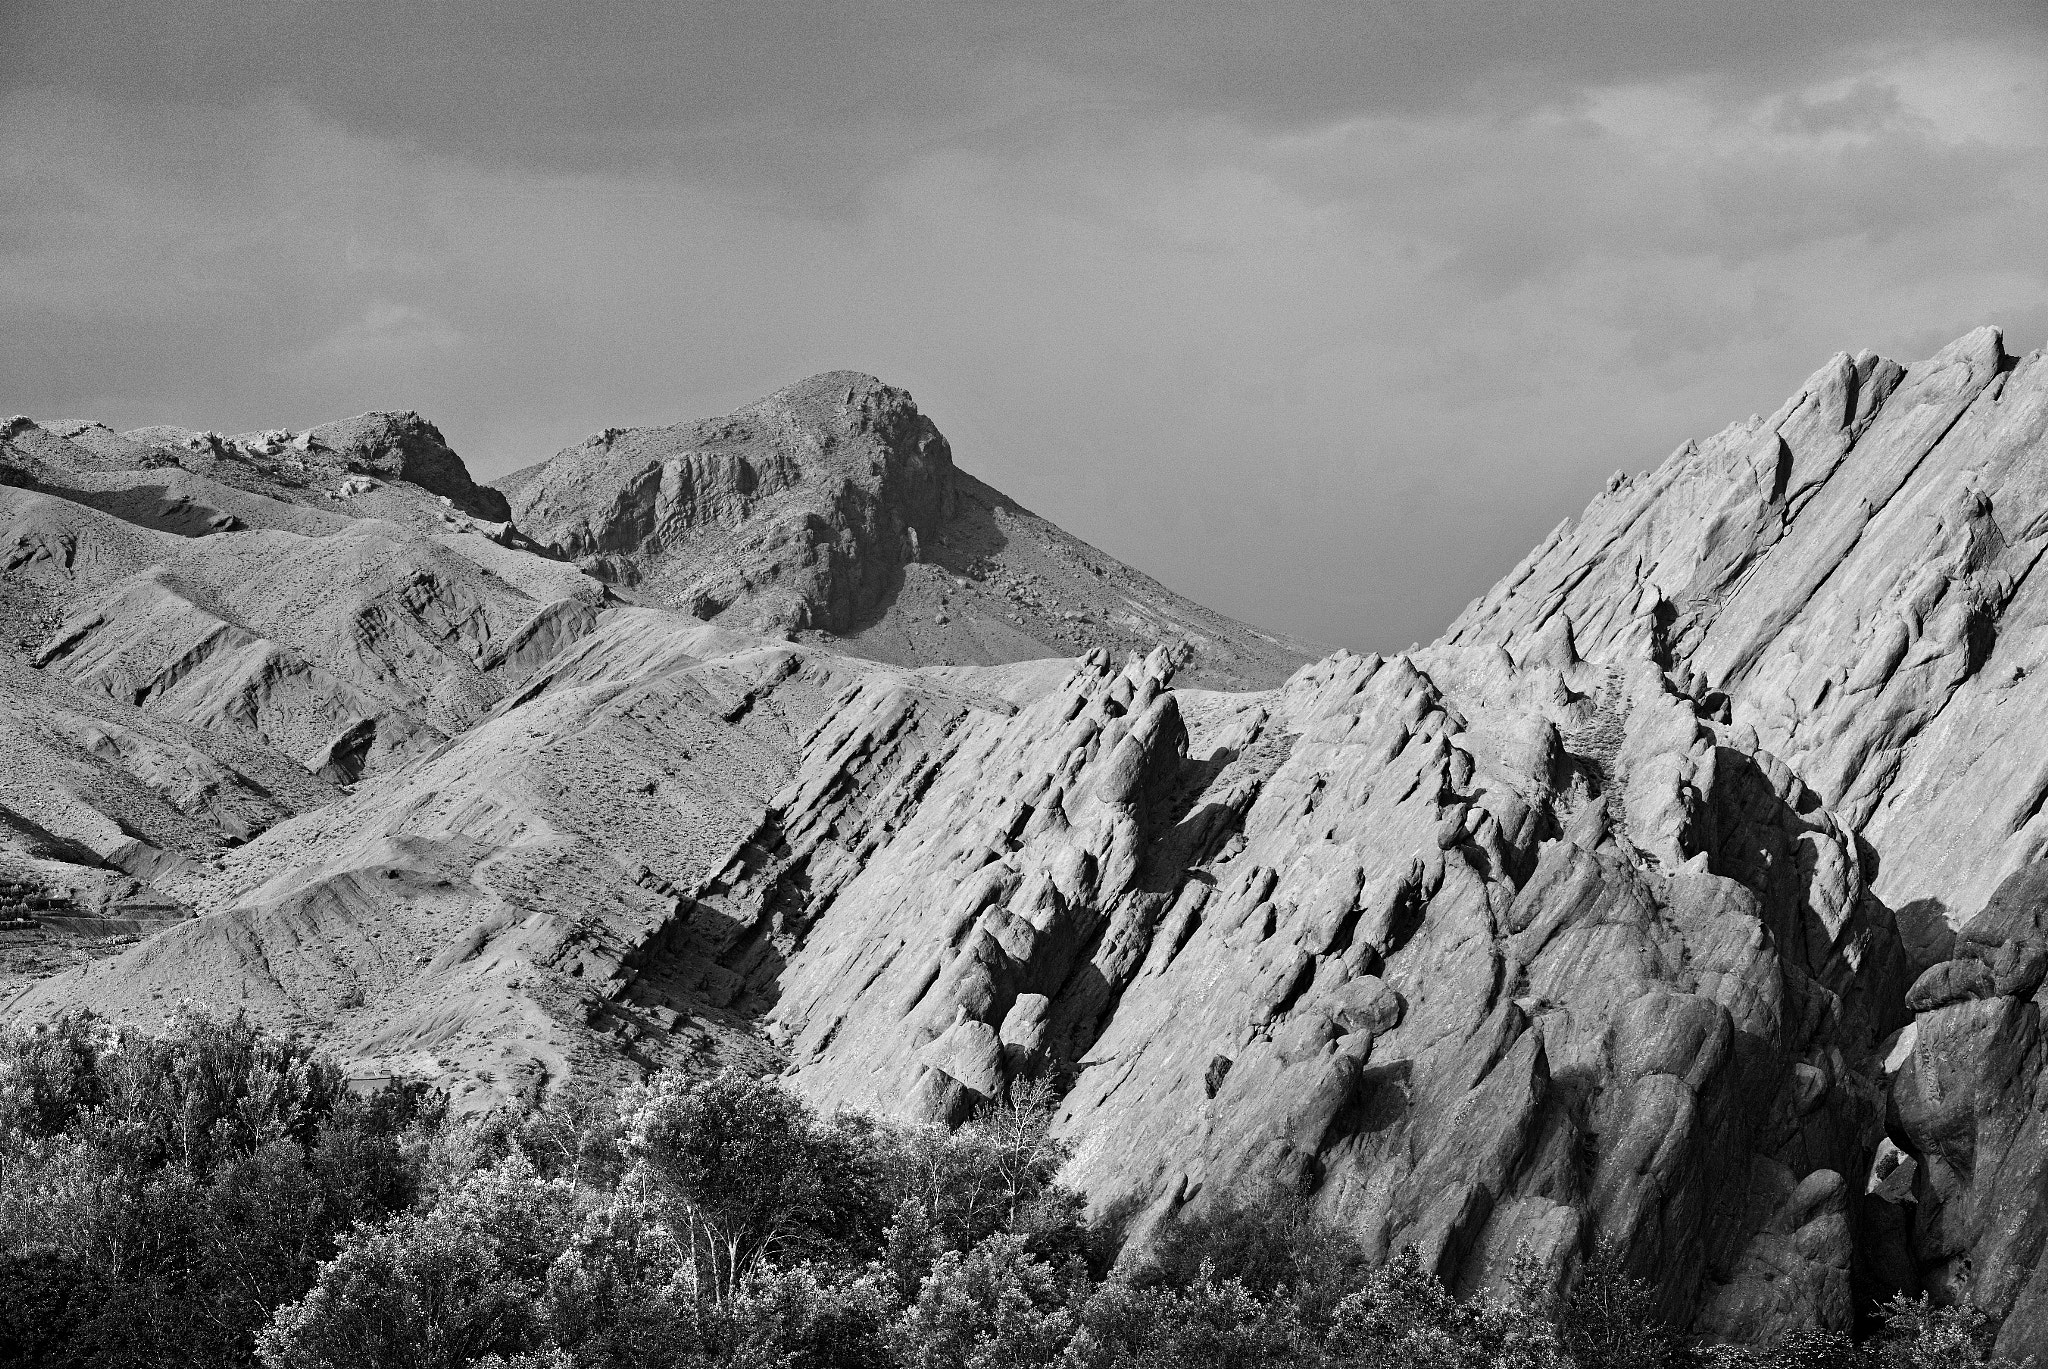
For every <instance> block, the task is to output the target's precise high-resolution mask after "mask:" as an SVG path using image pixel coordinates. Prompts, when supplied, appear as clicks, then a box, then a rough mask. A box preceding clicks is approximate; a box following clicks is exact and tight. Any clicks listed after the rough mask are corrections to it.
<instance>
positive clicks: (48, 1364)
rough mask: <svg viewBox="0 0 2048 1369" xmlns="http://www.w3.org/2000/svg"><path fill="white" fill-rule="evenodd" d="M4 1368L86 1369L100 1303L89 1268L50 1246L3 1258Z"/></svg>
mask: <svg viewBox="0 0 2048 1369" xmlns="http://www.w3.org/2000/svg"><path fill="white" fill-rule="evenodd" d="M0 1290H4V1294H0V1364H6V1365H11V1366H15V1369H87V1366H89V1365H92V1364H94V1363H95V1362H96V1361H97V1360H98V1358H99V1356H98V1353H97V1347H96V1346H95V1344H94V1343H93V1342H94V1338H93V1336H92V1334H91V1332H92V1322H93V1318H94V1315H95V1313H96V1312H97V1311H98V1308H99V1303H100V1300H101V1292H100V1288H99V1280H98V1279H96V1278H95V1277H94V1276H93V1272H92V1270H91V1268H90V1267H88V1266H86V1265H84V1264H82V1263H80V1262H79V1261H77V1260H75V1259H73V1258H71V1257H70V1256H68V1255H66V1254H65V1253H64V1252H63V1251H61V1250H56V1249H53V1248H51V1247H48V1246H44V1247H40V1248H36V1249H32V1250H25V1251H20V1252H14V1253H9V1254H5V1255H0Z"/></svg>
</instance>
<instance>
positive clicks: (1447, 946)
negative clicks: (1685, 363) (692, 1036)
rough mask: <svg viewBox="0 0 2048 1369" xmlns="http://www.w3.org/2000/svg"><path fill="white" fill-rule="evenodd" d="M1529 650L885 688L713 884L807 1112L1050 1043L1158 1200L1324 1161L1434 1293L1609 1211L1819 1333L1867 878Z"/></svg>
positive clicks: (1841, 1175) (1816, 829) (1624, 1225)
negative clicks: (1011, 695)
mask: <svg viewBox="0 0 2048 1369" xmlns="http://www.w3.org/2000/svg"><path fill="white" fill-rule="evenodd" d="M1551 647H1552V650H1550V651H1549V652H1548V653H1545V654H1532V655H1531V656H1530V657H1529V658H1527V659H1525V660H1523V661H1520V662H1517V661H1515V660H1513V659H1512V658H1511V657H1509V656H1507V655H1506V654H1505V653H1502V652H1499V651H1498V650H1495V649H1490V648H1489V649H1463V648H1455V647H1443V648H1438V649H1435V650H1433V651H1432V652H1429V653H1424V654H1423V655H1422V656H1420V657H1417V658H1395V659H1394V660H1391V661H1383V660H1381V659H1379V658H1376V657H1367V658H1363V659H1360V658H1356V657H1345V656H1339V657H1335V658H1332V659H1331V660H1329V661H1326V662H1324V663H1322V664H1320V665H1319V666H1317V667H1314V668H1312V669H1310V670H1308V671H1305V672H1303V673H1302V674H1301V675H1300V676H1298V677H1297V678H1296V679H1295V680H1294V681H1293V682H1291V683H1290V684H1289V686H1288V687H1287V688H1286V689H1285V690H1283V691H1281V692H1279V693H1278V694H1275V695H1271V696H1267V697H1265V698H1264V699H1261V700H1258V701H1256V702H1253V703H1249V705H1247V704H1246V703H1245V702H1243V701H1238V702H1235V703H1233V704H1232V705H1231V706H1228V707H1221V706H1219V705H1218V704H1217V702H1216V701H1214V700H1212V699H1210V698H1207V697H1204V696H1202V695H1200V694H1193V695H1186V696H1183V695H1181V694H1179V693H1177V692H1175V691H1172V690H1171V689H1170V688H1168V683H1169V682H1168V679H1167V663H1166V661H1165V659H1164V657H1163V655H1161V656H1155V657H1154V658H1153V659H1151V660H1150V661H1147V662H1143V663H1140V662H1136V661H1133V662H1132V663H1131V664H1130V665H1129V666H1127V667H1125V668H1123V669H1121V670H1119V669H1115V668H1113V667H1112V666H1111V665H1110V664H1109V663H1108V662H1107V661H1106V660H1104V659H1103V658H1100V657H1097V658H1094V659H1092V660H1090V661H1087V662H1084V663H1083V666H1082V668H1081V670H1080V671H1079V672H1078V673H1077V674H1076V675H1075V676H1074V677H1073V679H1072V680H1070V681H1069V682H1068V684H1067V685H1066V686H1064V687H1063V688H1062V689H1060V690H1058V691H1056V692H1054V693H1052V694H1049V695H1047V696H1046V697H1044V698H1042V699H1040V700H1039V701H1037V702H1035V703H1033V704H1031V705H1030V706H1029V707H1028V708H1026V709H1024V710H1023V711H1022V712H1020V713H1019V714H1017V715H1016V716H1015V717H1013V718H1000V717H993V716H987V715H983V716H977V717H962V716H955V715H954V714H952V713H951V712H950V711H948V710H946V709H944V708H940V709H939V710H937V711H936V712H934V711H933V709H932V707H931V706H930V705H928V704H926V703H924V702H923V701H921V700H919V699H917V698H916V697H914V696H910V695H906V694H904V693H903V692H901V691H900V690H898V689H894V688H892V687H890V686H887V685H885V684H884V683H882V682H880V681H876V682H873V683H870V684H867V685H865V686H863V687H862V689H861V690H860V691H858V692H857V693H856V694H855V695H854V696H853V697H851V698H849V699H848V700H847V701H846V702H845V703H844V704H842V706H841V707H840V709H839V710H838V712H837V714H836V716H835V718H834V720H833V721H832V722H831V723H830V724H829V725H828V726H827V728H826V729H825V730H824V731H823V732H821V733H820V735H819V736H818V738H817V739H816V740H815V741H814V742H813V743H812V745H811V746H810V747H809V748H808V750H807V756H808V760H807V764H806V766H805V769H804V770H803V771H802V772H801V773H800V774H799V775H798V777H797V780H796V781H795V783H794V784H792V785H791V786H790V787H789V788H787V789H785V790H784V791H783V793H782V794H781V795H780V796H778V798H777V800H776V801H775V804H774V805H773V806H772V808H771V815H770V818H769V820H768V822H767V824H766V825H764V827H763V829H762V830H761V831H760V832H758V833H756V835H755V837H754V839H753V841H752V842H751V843H750V846H749V847H748V848H745V849H744V850H743V852H742V854H741V856H740V857H738V858H737V859H736V860H735V862H734V863H733V865H732V866H731V867H730V868H729V869H728V870H727V871H726V872H725V873H724V874H723V875H722V876H721V877H720V879H719V880H717V881H714V882H713V884H712V885H710V886H708V887H707V889H706V890H705V891H703V894H702V896H701V897H702V900H703V902H704V904H705V905H706V907H705V908H704V909H702V910H700V911H699V912H698V913H697V916H699V917H708V916H711V915H712V914H714V913H715V914H716V915H717V916H718V917H719V918H721V919H722V920H724V921H726V922H728V923H730V924H733V925H741V926H749V927H751V928H752V929H753V934H754V936H755V938H756V939H755V940H754V941H753V942H751V943H748V942H745V941H742V942H741V943H740V946H739V949H738V950H736V951H735V952H734V953H731V954H729V955H728V957H727V963H728V964H730V965H731V966H733V968H735V969H736V970H737V971H739V972H741V973H743V974H749V975H751V978H750V980H749V983H750V986H751V987H753V988H754V989H755V991H756V992H758V993H761V994H762V995H764V996H770V995H772V996H773V1006H772V1008H771V1009H770V1010H769V1016H770V1019H771V1022H772V1023H773V1024H775V1026H776V1028H777V1029H779V1031H780V1033H781V1034H782V1036H783V1037H784V1039H786V1041H787V1044H788V1048H789V1050H790V1053H791V1069H792V1078H793V1079H794V1080H795V1081H796V1083H797V1084H798V1086H799V1087H802V1088H804V1089H806V1090H807V1091H809V1092H810V1093H812V1094H813V1095H814V1096H815V1097H816V1098H817V1099H818V1100H819V1101H820V1102H821V1103H826V1104H847V1105H853V1106H860V1107H868V1108H878V1109H883V1110H889V1111H897V1112H902V1113H907V1114H908V1115H911V1116H914V1117H923V1118H934V1119H940V1120H956V1119H957V1118H959V1117H960V1116H962V1115H964V1114H965V1113H966V1112H967V1111H968V1110H969V1109H971V1108H972V1107H973V1106H975V1105H976V1104H977V1103H978V1102H981V1101H985V1100H986V1099H988V1098H989V1097H993V1096H998V1095H1000V1093H1001V1092H1002V1090H1003V1088H1004V1087H1005V1086H1006V1083H1007V1081H1008V1080H1009V1079H1011V1078H1012V1077H1014V1076H1015V1075H1016V1073H1017V1072H1018V1071H1019V1070H1037V1069H1050V1070H1052V1071H1053V1072H1054V1073H1055V1075H1056V1076H1057V1077H1060V1078H1062V1079H1065V1080H1067V1081H1070V1085H1071V1086H1070V1088H1069V1090H1068V1091H1067V1093H1066V1094H1065V1098H1064V1101H1063V1103H1062V1107H1061V1112H1060V1126H1061V1128H1062V1130H1063V1131H1064V1132H1066V1134H1068V1135H1069V1136H1070V1138H1071V1139H1073V1141H1074V1142H1075V1143H1076V1146H1077V1152H1076V1156H1075V1159H1074V1161H1073V1165H1072V1169H1071V1172H1070V1177H1071V1178H1072V1179H1073V1180H1074V1181H1075V1182H1077V1183H1079V1184H1080V1185H1082V1186H1083V1187H1084V1188H1085V1189H1086V1190H1087V1192H1088V1193H1089V1194H1090V1195H1091V1198H1092V1199H1093V1201H1094V1202H1095V1204H1096V1206H1097V1208H1098V1210H1100V1211H1103V1212H1116V1211H1122V1212H1125V1213H1128V1214H1135V1215H1136V1217H1137V1220H1138V1221H1139V1224H1140V1229H1143V1228H1144V1227H1145V1226H1147V1225H1149V1224H1152V1223H1156V1222H1160V1221H1167V1220H1172V1219H1174V1218H1175V1217H1176V1216H1177V1215H1178V1214H1179V1213H1181V1212H1183V1211H1185V1210H1188V1209H1190V1208H1196V1209H1198V1208H1200V1207H1201V1206H1202V1205H1204V1204H1205V1203H1213V1202H1215V1201H1218V1200H1222V1199H1225V1198H1229V1199H1233V1200H1238V1201H1242V1200H1245V1199H1247V1198H1257V1199H1264V1198H1269V1197H1279V1196H1282V1195H1285V1194H1288V1193H1291V1192H1295V1191H1301V1190H1306V1191H1308V1192H1310V1193H1312V1194H1313V1195H1314V1196H1315V1198H1316V1201H1317V1203H1318V1204H1319V1205H1320V1206H1322V1207H1323V1208H1324V1209H1325V1210H1326V1211H1328V1212H1329V1213H1330V1214H1331V1215H1332V1216H1333V1217H1335V1218H1337V1219H1338V1220H1341V1221H1343V1222H1344V1223H1346V1224H1347V1225H1349V1226H1351V1227H1353V1228H1354V1229H1356V1230H1358V1231H1359V1232H1360V1233H1361V1234H1362V1235H1364V1236H1365V1238H1366V1239H1367V1241H1368V1244H1369V1245H1370V1246H1371V1247H1372V1248H1374V1249H1376V1250H1378V1251H1380V1252H1387V1251H1390V1250H1394V1249H1399V1248H1403V1247H1409V1246H1412V1247H1415V1248H1417V1249H1418V1250H1419V1251H1420V1253H1421V1254H1422V1256H1423V1258H1424V1259H1425V1261H1426V1262H1428V1263H1429V1264H1430V1265H1431V1266H1432V1267H1433V1268H1435V1269H1436V1270H1437V1271H1438V1272H1440V1273H1441V1274H1443V1275H1444V1276H1445V1277H1446V1278H1447V1279H1450V1280H1452V1281H1453V1282H1454V1283H1456V1284H1458V1285H1460V1286H1464V1287H1468V1288H1470V1287H1479V1286H1482V1285H1485V1284H1487V1283H1489V1282H1491V1281H1495V1280H1497V1279H1498V1278H1499V1277H1500V1276H1501V1275H1502V1273H1503V1272H1504V1270H1505V1269H1506V1267H1507V1265H1508V1263H1509V1262H1510V1261H1511V1260H1512V1258H1513V1256H1514V1253H1515V1251H1516V1250H1517V1249H1518V1248H1519V1247H1521V1246H1522V1245H1524V1244H1525V1243H1526V1244H1528V1245H1529V1246H1530V1247H1531V1248H1533V1249H1534V1250H1536V1251H1537V1253H1538V1254H1539V1255H1541V1256H1544V1257H1546V1258H1548V1259H1550V1260H1552V1261H1553V1262H1555V1263H1557V1264H1559V1265H1560V1266H1563V1265H1564V1264H1566V1263H1567V1262H1569V1260H1571V1259H1572V1258H1573V1257H1574V1256H1575V1254H1576V1253H1577V1252H1578V1251H1580V1250H1581V1249H1583V1248H1585V1247H1586V1245H1587V1244H1588V1243H1589V1242H1592V1241H1595V1240H1598V1239H1612V1240H1615V1241H1617V1242H1619V1243H1621V1245H1622V1246H1623V1248H1624V1249H1625V1250H1626V1251H1627V1252H1628V1253H1629V1256H1630V1258H1631V1260H1632V1262H1633V1265H1634V1267H1635V1268H1637V1269H1638V1271H1639V1272H1641V1273H1642V1274H1643V1275H1644V1276H1646V1277H1651V1278H1654V1279H1655V1280H1656V1282H1657V1284H1658V1286H1659V1287H1660V1289H1662V1290H1664V1296H1665V1298H1666V1310H1667V1311H1668V1312H1669V1313H1670V1314H1671V1315H1672V1316H1673V1317H1674V1318H1676V1319H1678V1320H1680V1321H1681V1322H1686V1323H1690V1324H1692V1325H1695V1326H1697V1327H1698V1328H1699V1329H1700V1330H1702V1331H1703V1332H1708V1333H1713V1334H1721V1335H1728V1336H1731V1337H1735V1338H1740V1339H1751V1338H1755V1337H1759V1336H1767V1335H1769V1334H1772V1333H1774V1332H1776V1331H1779V1330H1783V1329H1786V1328H1788V1327H1791V1326H1797V1325H1811V1324H1815V1323H1819V1324H1823V1325H1831V1326H1836V1327H1846V1326H1847V1325H1848V1324H1849V1321H1850V1318H1851V1315H1852V1310H1853V1306H1854V1302H1853V1293H1854V1271H1853V1265H1854V1263H1855V1260H1854V1256H1855V1246H1854V1244H1853V1231H1854V1223H1855V1221H1856V1214H1855V1212H1854V1211H1853V1210H1852V1206H1853V1205H1852V1203H1851V1201H1850V1196H1851V1195H1850V1193H1849V1190H1848V1187H1847V1179H1846V1178H1845V1176H1846V1175H1850V1174H1854V1175H1857V1176H1859V1178H1860V1176H1861V1174H1862V1173H1863V1168H1864V1162H1865V1159H1866V1157H1867V1156H1868V1154H1869V1152H1870V1151H1871V1149H1872V1148H1874V1146H1875V1145H1876V1143H1877V1141H1878V1139H1879V1137H1880V1136H1881V1135H1882V1132H1883V1117H1884V1109H1883V1102H1882V1099H1881V1096H1880V1094H1879V1092H1878V1090H1877V1088H1876V1087H1875V1085H1874V1083H1873V1082H1872V1080H1873V1078H1874V1067H1873V1064H1872V1062H1873V1060H1874V1059H1875V1051H1876V1048H1877V1046H1878V1045H1879V1043H1880V1041H1881V1039H1882V1038H1883V1037H1884V1036H1885V1035H1886V1034H1887V1033H1888V1032H1890V1031H1891V1030H1893V1029H1894V1028H1896V1027H1897V1026H1898V1025H1900V1022H1901V1021H1902V1020H1903V1017H1904V1013H1903V1010H1902V1008H1901V1006H1900V1004H1901V999H1902V995H1903V992H1904V989H1905V985H1906V981H1907V979H1908V978H1909V977H1910V975H1909V968H1908V964H1907V961H1906V959H1905V956H1904V954H1903V951H1902V949H1901V948H1900V946H1899V944H1898V942H1897V939H1896V937H1895V936H1894V934H1893V931H1892V926H1891V919H1890V917H1889V914H1888V912H1887V911H1886V910H1885V909H1884V908H1883V906H1882V905H1881V904H1879V903H1877V902H1876V901H1875V900H1874V899H1873V898H1871V897H1870V896H1869V894H1868V891H1867V888H1866V887H1865V884H1864V879H1863V875H1862V870H1861V864H1860V861H1859V859H1858V857H1857V854H1856V851H1855V847H1854V843H1853V838H1852V836H1851V835H1850V834H1849V833H1848V831H1847V829H1846V828H1845V826H1844V825H1843V824H1842V823H1841V822H1840V820H1839V819H1837V818H1836V817H1834V816H1833V815H1832V814H1830V813H1829V812H1828V811H1827V810H1825V809H1824V808H1822V807H1821V806H1820V805H1819V804H1818V803H1817V802H1816V800H1815V799H1814V797H1813V796H1812V795H1811V794H1810V793H1809V792H1808V791H1806V790H1805V789H1804V787H1803V786H1802V785H1801V784H1800V782H1799V781H1798V780H1797V779H1796V778H1795V777H1794V776H1792V775H1791V774H1790V772H1789V771H1788V770H1787V769H1786V768H1785V767H1784V765H1783V764H1782V763H1781V762H1779V761H1778V760H1777V759H1776V758H1775V757H1772V756H1771V755H1770V754H1769V753H1767V752H1759V751H1757V750H1756V749H1755V748H1754V744H1753V742H1752V743H1750V749H1748V750H1745V749H1743V743H1744V742H1747V741H1749V739H1748V738H1747V736H1746V735H1743V736H1738V735H1737V734H1736V733H1735V731H1734V729H1732V728H1728V727H1726V726H1725V725H1723V724H1719V723H1716V722H1715V721H1713V720H1712V719H1711V718H1708V717H1703V716H1702V715H1701V713H1700V711H1699V709H1698V707H1697V705H1696V704H1695V703H1694V702H1693V701H1691V700H1689V699H1687V698H1686V697H1684V696H1683V695H1680V694H1679V693H1677V692H1676V691H1675V690H1674V689H1673V688H1672V687H1671V685H1670V684H1669V682H1668V681H1667V679H1666V678H1665V676H1664V674H1663V672H1662V671H1661V669H1660V668H1659V667H1658V666H1657V665H1656V664H1655V663H1654V662H1653V661H1651V660H1649V659H1648V658H1647V657H1645V658H1642V659H1640V660H1638V662H1637V663H1636V665H1635V667H1634V668H1632V669H1629V670H1626V671H1624V670H1621V669H1619V668H1617V667H1614V666H1607V665H1596V664H1593V663H1590V662H1586V661H1583V660H1579V659H1577V658H1576V657H1575V656H1574V655H1573V654H1572V653H1571V648H1570V643H1569V642H1568V641H1557V642H1554V643H1552V644H1551ZM1183 698H1185V699H1186V701H1187V702H1186V703H1185V705H1184V704H1183ZM918 739H922V740H918ZM770 853H773V854H770ZM771 948H772V949H771ZM1013 1048H1014V1049H1013ZM1729 1194H1738V1195H1743V1196H1742V1198H1741V1200H1740V1201H1739V1202H1735V1203H1730V1202H1728V1201H1727V1200H1726V1195H1729Z"/></svg>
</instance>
